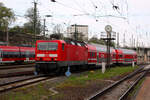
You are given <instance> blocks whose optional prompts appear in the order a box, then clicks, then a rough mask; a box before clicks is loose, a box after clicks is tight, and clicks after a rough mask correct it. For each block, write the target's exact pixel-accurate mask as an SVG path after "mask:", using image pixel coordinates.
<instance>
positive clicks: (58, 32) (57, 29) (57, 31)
mask: <svg viewBox="0 0 150 100" xmlns="http://www.w3.org/2000/svg"><path fill="white" fill-rule="evenodd" d="M62 32H63V27H62V25H61V24H57V25H55V26H54V28H53V34H51V35H50V38H51V39H52V38H55V39H63V38H64V36H63V33H62Z"/></svg>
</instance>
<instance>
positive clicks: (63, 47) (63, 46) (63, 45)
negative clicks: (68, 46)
mask: <svg viewBox="0 0 150 100" xmlns="http://www.w3.org/2000/svg"><path fill="white" fill-rule="evenodd" d="M64 49H65V44H64V43H62V50H63V51H64Z"/></svg>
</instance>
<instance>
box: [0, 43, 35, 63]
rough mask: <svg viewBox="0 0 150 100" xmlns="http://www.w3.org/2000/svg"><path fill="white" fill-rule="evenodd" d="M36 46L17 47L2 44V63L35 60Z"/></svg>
mask: <svg viewBox="0 0 150 100" xmlns="http://www.w3.org/2000/svg"><path fill="white" fill-rule="evenodd" d="M34 55H35V48H33V47H17V46H0V63H2V64H5V63H22V62H26V61H34V58H35V57H34Z"/></svg>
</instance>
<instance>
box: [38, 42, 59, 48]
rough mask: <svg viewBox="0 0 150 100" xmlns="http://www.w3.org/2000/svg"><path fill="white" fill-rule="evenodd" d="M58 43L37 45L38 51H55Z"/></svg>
mask: <svg viewBox="0 0 150 100" xmlns="http://www.w3.org/2000/svg"><path fill="white" fill-rule="evenodd" d="M57 49H58V43H56V42H41V43H38V50H57Z"/></svg>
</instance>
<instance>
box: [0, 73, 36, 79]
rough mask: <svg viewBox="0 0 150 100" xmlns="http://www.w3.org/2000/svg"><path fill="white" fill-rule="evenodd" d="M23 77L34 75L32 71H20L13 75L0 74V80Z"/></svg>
mask: <svg viewBox="0 0 150 100" xmlns="http://www.w3.org/2000/svg"><path fill="white" fill-rule="evenodd" d="M24 75H34V71H20V72H14V73H7V74H0V78H8V77H16V76H24Z"/></svg>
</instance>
